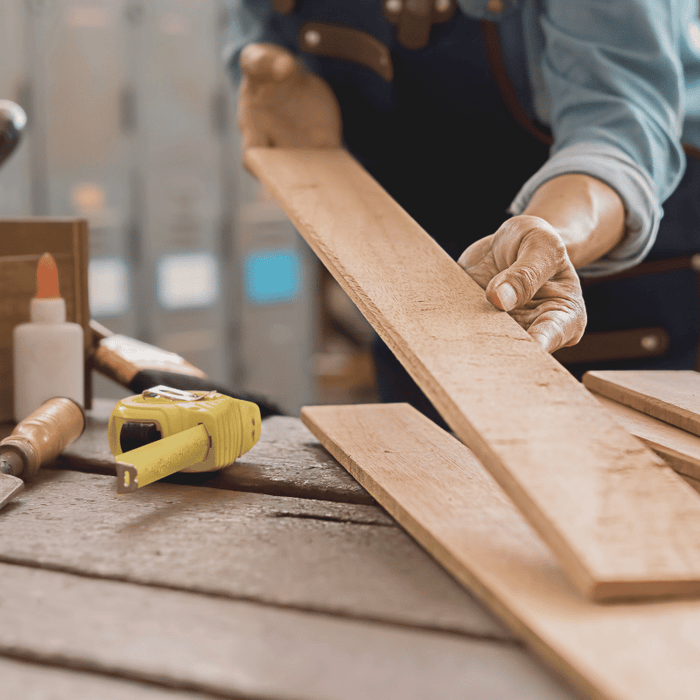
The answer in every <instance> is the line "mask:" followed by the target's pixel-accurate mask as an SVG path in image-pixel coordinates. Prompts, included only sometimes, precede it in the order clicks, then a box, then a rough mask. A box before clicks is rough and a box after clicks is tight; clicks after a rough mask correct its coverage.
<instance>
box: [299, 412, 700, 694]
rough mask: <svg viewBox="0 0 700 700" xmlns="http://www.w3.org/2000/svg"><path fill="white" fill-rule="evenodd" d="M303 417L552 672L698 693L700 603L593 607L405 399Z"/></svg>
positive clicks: (578, 679) (455, 446)
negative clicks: (388, 403) (516, 633)
mask: <svg viewBox="0 0 700 700" xmlns="http://www.w3.org/2000/svg"><path fill="white" fill-rule="evenodd" d="M302 419H303V420H304V422H305V423H306V425H308V426H309V427H310V428H311V430H312V431H313V432H314V434H315V435H316V436H317V437H318V438H319V439H320V440H321V441H322V442H323V444H324V445H325V446H326V447H327V448H328V450H329V451H330V452H331V453H332V454H333V455H334V456H335V457H336V459H338V460H340V461H341V463H342V464H343V465H344V466H345V467H346V468H347V469H348V470H349V471H350V473H351V474H353V475H354V476H355V478H356V479H358V480H359V481H360V482H361V483H363V484H364V486H365V487H366V488H367V489H368V491H370V493H372V494H373V495H374V497H375V498H376V499H377V500H378V501H379V502H380V503H381V504H382V505H383V506H384V507H385V508H386V509H387V510H388V511H389V512H390V513H391V514H392V515H393V516H394V517H395V518H396V519H397V520H398V521H399V523H401V524H402V525H403V526H404V527H405V528H406V529H407V530H408V531H409V532H410V533H411V534H412V535H413V537H415V538H416V540H418V541H419V542H420V543H421V544H422V545H423V546H424V547H425V548H426V549H427V550H428V551H429V552H430V553H431V554H432V555H433V556H434V557H435V558H436V559H437V560H438V561H440V562H441V563H442V564H443V565H444V566H445V567H446V568H447V569H448V570H449V571H450V572H451V573H452V574H453V575H454V576H455V577H456V578H458V579H459V580H460V581H462V582H463V583H464V584H465V585H466V586H468V587H469V589H470V590H472V591H473V592H475V593H476V594H477V595H478V596H479V597H480V598H482V599H483V600H484V601H485V602H486V603H487V604H488V605H489V606H490V607H491V608H492V609H493V610H494V611H495V612H496V613H497V614H498V615H500V616H501V618H502V619H503V620H504V621H506V622H507V623H508V624H509V625H510V626H511V627H512V628H513V629H514V630H516V631H517V632H518V633H519V634H520V635H522V636H523V638H524V639H525V640H526V641H527V643H528V644H529V645H530V646H531V647H532V648H533V650H535V651H536V652H537V653H538V654H540V655H541V656H542V657H543V659H545V660H546V661H547V662H548V663H549V664H550V665H551V666H552V668H553V669H555V670H556V671H558V672H559V673H561V674H562V675H563V676H565V677H566V678H568V679H569V680H570V681H571V682H572V683H574V684H576V685H577V686H578V687H580V688H581V690H582V691H584V692H585V693H587V694H588V695H590V696H591V697H594V698H604V699H605V700H694V699H695V698H697V689H698V687H700V601H698V600H691V601H678V600H670V601H645V602H637V603H616V604H609V605H599V604H596V603H593V602H589V601H585V600H583V599H582V598H580V596H579V595H578V594H577V591H576V590H575V589H574V588H573V587H572V585H571V583H570V582H569V580H568V579H567V578H566V577H565V576H564V573H563V571H562V570H561V568H560V567H559V566H558V564H557V562H556V560H555V559H554V557H553V556H552V554H551V553H550V551H549V550H548V549H547V547H546V546H545V545H544V543H543V542H542V541H541V540H540V539H539V538H538V537H537V535H536V534H535V532H534V531H533V530H532V529H531V527H530V526H529V525H528V524H527V523H526V522H525V520H524V519H523V518H522V516H521V515H520V513H519V512H518V511H517V509H516V508H515V507H514V505H513V504H512V502H511V501H510V500H509V499H508V498H507V496H506V495H505V494H504V493H503V491H502V490H501V489H500V488H499V487H498V485H497V484H496V482H495V481H494V480H493V479H492V477H491V476H490V475H489V474H488V473H487V472H486V470H485V469H484V468H483V467H482V466H481V465H480V463H479V462H478V460H477V459H476V457H475V456H474V455H473V453H472V452H470V450H469V449H467V448H466V447H465V446H464V445H462V444H460V443H459V442H458V441H457V440H456V439H454V438H452V437H451V436H450V435H448V434H447V433H445V432H444V431H442V430H440V428H438V427H437V426H435V425H434V424H433V423H432V422H431V421H429V420H428V419H427V418H425V417H424V416H423V415H422V414H420V413H418V412H417V411H415V410H414V409H413V408H411V407H410V406H408V405H406V404H395V405H384V406H377V405H367V406H319V407H308V408H304V409H303V410H302Z"/></svg>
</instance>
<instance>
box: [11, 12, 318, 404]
mask: <svg viewBox="0 0 700 700" xmlns="http://www.w3.org/2000/svg"><path fill="white" fill-rule="evenodd" d="M232 4H233V3H232V2H227V1H225V0H3V2H2V4H1V5H0V61H1V62H0V97H2V98H7V99H14V100H15V101H17V102H19V103H20V104H22V106H23V107H24V108H25V110H26V111H27V112H28V116H29V124H28V130H27V131H28V133H27V138H26V140H25V142H24V143H23V144H22V146H21V147H20V149H18V152H17V153H16V154H15V156H14V157H13V158H12V160H11V161H10V162H9V163H8V164H7V165H6V166H5V168H4V169H3V170H2V171H0V216H6V217H11V216H26V215H52V216H62V215H68V216H78V217H84V218H86V219H88V221H89V223H90V249H91V262H90V298H91V311H92V315H93V317H95V318H97V319H98V320H99V321H100V322H102V323H103V324H104V325H106V326H107V327H108V328H110V329H112V330H113V331H115V332H121V333H125V334H128V335H131V336H134V337H138V338H140V339H142V340H145V341H147V342H151V343H154V344H156V345H158V346H160V347H163V348H165V349H168V350H172V351H174V352H177V353H179V354H181V355H183V356H184V357H186V358H187V359H188V360H189V361H191V362H192V363H194V364H195V365H197V366H199V367H201V368H202V369H203V370H204V371H206V372H207V373H208V374H210V376H212V378H214V379H216V380H218V381H221V382H224V383H227V384H229V385H230V386H232V387H233V388H240V389H247V390H255V391H258V392H261V393H264V394H266V395H267V396H268V397H270V398H271V399H273V400H275V401H277V402H279V403H280V404H281V405H282V406H283V407H284V408H285V409H286V410H288V411H290V412H296V411H298V409H299V407H300V406H301V405H303V404H305V403H310V402H313V401H314V400H315V398H316V392H315V386H316V385H315V378H314V368H313V358H314V349H315V338H316V331H317V328H316V298H317V284H316V275H317V265H316V262H315V260H314V258H313V256H312V255H311V254H310V253H309V252H308V250H307V248H306V246H305V244H304V243H303V241H302V240H301V239H300V237H299V236H298V234H297V233H296V231H295V230H294V228H293V227H292V226H291V224H289V222H288V221H287V219H286V217H284V215H283V214H282V213H281V211H280V210H279V209H278V208H277V207H276V206H275V205H274V204H272V203H271V202H269V201H267V199H266V197H265V195H264V193H263V192H262V191H261V188H260V187H259V185H258V184H257V183H256V182H254V181H252V179H251V178H249V177H248V176H247V175H246V174H244V173H243V172H242V170H241V168H240V165H239V162H240V160H239V155H238V143H237V133H236V127H235V123H234V122H235V120H234V119H232V115H233V114H235V108H234V94H233V92H234V91H233V87H232V85H231V82H230V79H229V77H228V75H227V72H226V67H225V65H224V61H223V58H222V57H223V54H224V49H225V46H226V44H227V42H228V41H229V40H230V38H231V35H232V33H233V32H235V29H236V28H235V27H233V26H232V25H231V19H230V18H231V13H230V10H231V9H232ZM96 390H97V393H98V394H102V395H108V396H114V397H116V396H121V395H122V392H121V391H120V390H119V389H118V388H115V387H114V386H113V385H111V384H109V383H108V382H106V380H101V381H98V382H97V383H96Z"/></svg>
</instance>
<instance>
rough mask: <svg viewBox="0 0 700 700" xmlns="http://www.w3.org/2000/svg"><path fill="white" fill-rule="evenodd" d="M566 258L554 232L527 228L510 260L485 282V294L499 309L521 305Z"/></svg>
mask: <svg viewBox="0 0 700 700" xmlns="http://www.w3.org/2000/svg"><path fill="white" fill-rule="evenodd" d="M566 260H567V255H566V248H565V246H564V243H563V241H562V240H561V238H559V236H558V235H556V234H554V233H551V232H549V231H546V230H535V231H531V232H529V233H528V234H526V235H525V236H524V237H523V239H522V241H521V243H520V247H519V249H518V254H517V257H516V259H515V261H514V262H513V264H512V265H511V266H510V267H508V268H506V269H505V270H503V271H501V272H499V273H498V274H497V275H495V276H494V277H493V279H492V280H491V281H490V282H489V284H488V285H487V287H486V297H487V298H488V300H489V301H490V302H491V303H492V304H493V305H494V306H496V307H497V308H499V309H503V311H511V310H512V309H515V308H517V307H520V306H523V305H524V304H526V303H527V302H528V301H530V300H531V299H532V298H533V297H534V296H535V294H537V292H538V291H539V289H540V288H541V287H542V286H543V285H544V284H545V283H546V282H548V281H549V280H550V279H552V278H553V277H554V276H555V275H556V274H557V273H558V272H560V271H561V270H562V269H564V268H565V266H566Z"/></svg>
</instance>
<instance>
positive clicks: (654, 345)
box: [639, 335, 660, 352]
mask: <svg viewBox="0 0 700 700" xmlns="http://www.w3.org/2000/svg"><path fill="white" fill-rule="evenodd" d="M639 343H640V345H641V346H642V347H643V348H644V349H645V350H646V351H647V352H654V350H658V348H659V345H660V343H659V337H658V336H656V335H645V336H643V337H642V339H641V340H640V341H639Z"/></svg>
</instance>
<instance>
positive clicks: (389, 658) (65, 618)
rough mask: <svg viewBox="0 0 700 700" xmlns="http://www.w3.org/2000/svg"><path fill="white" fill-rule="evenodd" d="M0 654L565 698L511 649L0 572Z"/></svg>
mask: <svg viewBox="0 0 700 700" xmlns="http://www.w3.org/2000/svg"><path fill="white" fill-rule="evenodd" d="M0 600H2V601H3V605H2V620H3V624H2V625H0V654H2V653H3V652H6V653H11V654H14V655H17V654H21V655H23V656H24V657H25V658H28V659H32V658H33V659H35V660H36V661H39V662H41V661H49V662H52V663H58V664H66V665H71V666H76V667H85V668H88V669H90V670H92V671H96V672H105V673H109V674H117V675H119V676H123V677H130V678H133V679H134V680H140V681H146V682H148V681H153V682H156V683H159V684H163V683H168V684H170V685H172V686H175V687H177V686H179V687H181V688H182V689H185V690H190V691H201V692H209V693H212V694H215V695H219V696H220V697H230V696H234V697H245V698H287V699H290V700H291V699H292V698H294V699H295V700H297V699H300V698H304V699H305V700H330V699H333V700H344V699H347V700H359V699H362V700H372V699H376V700H391V699H393V698H396V699H401V700H412V699H415V700H419V699H420V700H425V699H426V698H430V699H431V700H438V699H445V700H447V699H450V698H454V699H455V700H456V699H457V698H459V699H460V700H461V699H463V698H464V697H466V696H468V697H472V698H489V699H490V700H513V699H514V698H517V699H518V700H571V697H572V696H571V694H570V693H569V692H568V691H567V690H566V689H564V688H563V687H562V686H561V685H560V684H559V683H558V682H557V681H555V680H554V679H552V678H551V677H550V676H549V675H548V674H547V673H546V672H545V671H544V670H543V669H541V668H539V667H538V666H537V665H536V664H534V663H532V661H531V660H530V659H529V658H527V655H526V654H525V652H524V651H523V650H521V649H519V648H517V647H513V646H512V645H503V644H493V643H484V642H480V641H476V640H473V639H464V638H460V637H459V636H457V635H454V634H444V633H443V634H440V633H436V632H425V631H415V630H407V629H401V628H399V627H395V626H387V625H381V624H372V623H367V622H362V621H355V620H343V619H339V618H335V617H333V616H329V615H315V614H311V613H301V612H298V611H294V610H284V609H280V608H270V607H266V606H261V605H255V604H251V603H247V602H240V601H232V600H224V599H219V598H212V597H210V596H201V595H195V594H191V593H183V592H180V591H172V590H164V589H156V588H150V587H145V586H137V585H133V584H128V583H121V582H114V581H98V580H91V579H87V578H84V577H82V576H73V575H69V574H65V573H58V572H51V571H44V570H40V569H31V568H25V567H21V566H7V565H0Z"/></svg>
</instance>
